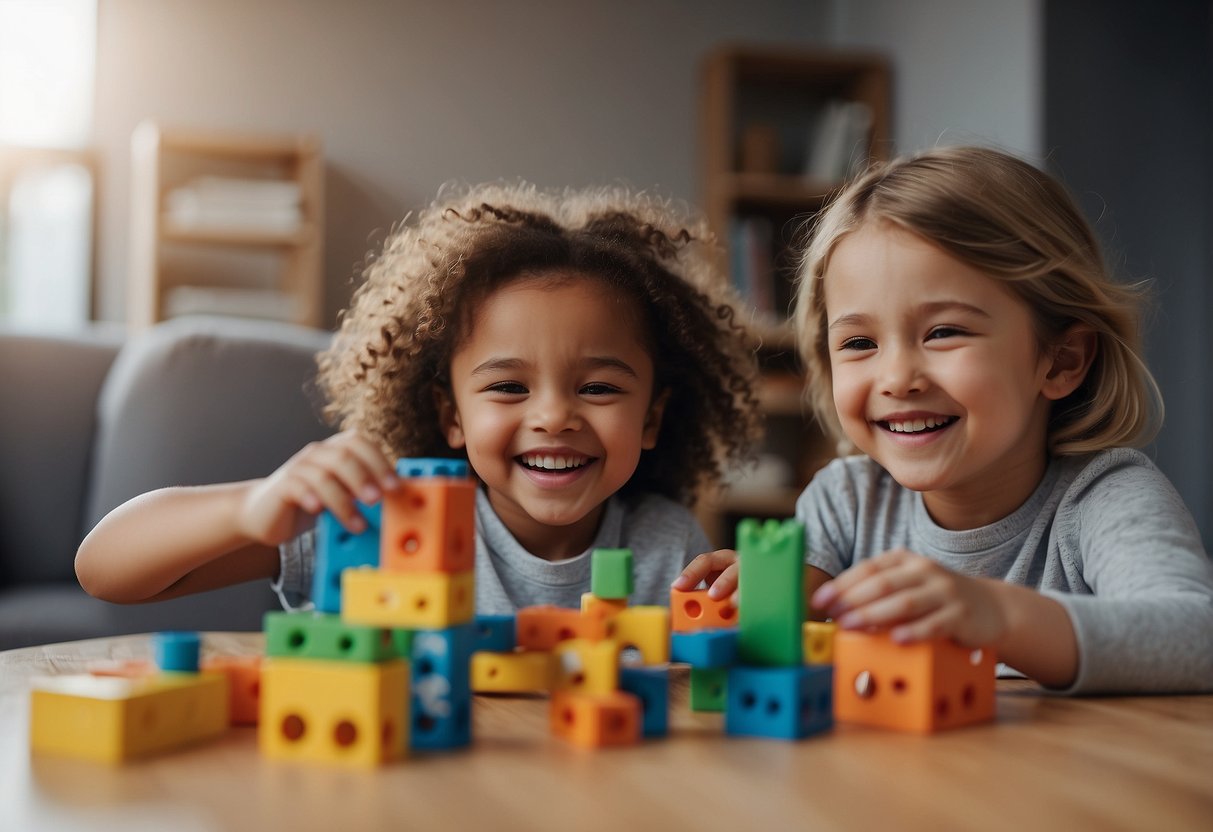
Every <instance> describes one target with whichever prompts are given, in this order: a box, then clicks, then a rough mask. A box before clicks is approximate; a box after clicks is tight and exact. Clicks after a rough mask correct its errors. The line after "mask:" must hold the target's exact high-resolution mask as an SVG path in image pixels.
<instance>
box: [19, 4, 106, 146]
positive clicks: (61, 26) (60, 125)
mask: <svg viewBox="0 0 1213 832" xmlns="http://www.w3.org/2000/svg"><path fill="white" fill-rule="evenodd" d="M96 41H97V0H0V143H8V144H16V145H33V146H42V147H83V146H85V145H87V144H88V143H89V140H90V135H91V133H92V116H93V106H92V101H93V72H94V67H95V65H96V49H97V43H96Z"/></svg>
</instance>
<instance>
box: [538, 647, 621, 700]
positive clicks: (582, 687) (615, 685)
mask: <svg viewBox="0 0 1213 832" xmlns="http://www.w3.org/2000/svg"><path fill="white" fill-rule="evenodd" d="M619 652H620V650H619V642H617V641H612V640H610V639H605V640H603V641H590V640H589V639H584V638H572V639H569V640H568V641H562V642H560V643H559V644H557V645H556V647H555V653H556V665H555V666H556V677H555V679H554V681H553V684H554V688H555V689H556V690H567V691H572V692H574V693H610V692H611V691H613V690H618V689H619Z"/></svg>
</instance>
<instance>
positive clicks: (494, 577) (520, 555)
mask: <svg viewBox="0 0 1213 832" xmlns="http://www.w3.org/2000/svg"><path fill="white" fill-rule="evenodd" d="M314 547H315V534H314V533H313V532H311V531H308V532H305V533H304V534H302V535H300V536H299V537H297V538H295V539H294V540H292V541H290V542H289V543H286V544H284V545H283V546H282V547H281V548H280V561H281V569H280V571H279V576H278V579H277V581H275V583H274V589H275V590H276V591H277V592H278V594H279V597H280V598H281V599H282V602H283V606H285V607H286V608H288V609H296V608H299V607H300V605H301V604H303V602H304V601H306V599H307V598H309V597H310V595H311V588H312V570H313V565H314V562H315V548H314ZM712 548H713V547H712V546H711V544H710V543H709V542H708V538H707V535H706V534H704V531H703V528H702V527H701V526H700V525H699V521H698V520H696V519H695V515H694V514H692V513H691V511H690V510H689V509H688V508H686V507H685V506H683V505H680V504H679V503H676V502H674V501H673V500H670V499H668V498H666V497H662V496H659V495H656V494H644V495H639V496H636V497H634V498H631V499H626V498H623V497H620V496H615V497H612V498H611V499H610V500H608V501H607V504H606V511H604V512H603V515H602V521H601V523H600V524H599V526H598V534H597V535H596V536H595V537H594V542H593V543H592V544H591V545H590V547H589V549H587V550H586V551H585V552H582V553H581V554H580V555H577V556H576V557H572V558H568V559H566V560H559V561H548V560H544V559H543V558H540V557H536V556H535V555H532V554H531V553H530V552H528V551H526V550H525V549H524V548H522V545H521V544H519V543H518V541H517V540H516V539H515V538H514V535H512V534H511V533H510V531H509V529H507V528H506V527H505V525H504V524H503V523H502V522H501V518H499V517H498V516H497V513H496V512H495V511H493V507H492V505H491V504H490V503H489V499H488V496H487V495H486V494H485V491H484V489H483V488H481V489H479V490H478V491H477V492H476V612H477V614H479V615H509V614H512V613H514V612H517V611H518V609H519V608H521V607H529V606H536V605H539V604H554V605H556V606H560V607H579V606H580V605H581V595H582V593H584V592H589V591H590V552H591V551H592V550H594V549H631V550H632V574H633V583H634V590H633V592H632V596H631V598H630V599H629V602H630V603H632V604H660V605H662V606H666V605H668V604H669V601H670V584H671V583H672V582H673V580H674V579H675V578H676V577H678V575H679V574H680V573H681V572H682V568H683V567H684V566H685V565H686V564H687V563H689V562H690V561H691V559H692V558H694V557H695V556H696V555H698V554H701V553H703V552H707V551H710V550H711V549H712Z"/></svg>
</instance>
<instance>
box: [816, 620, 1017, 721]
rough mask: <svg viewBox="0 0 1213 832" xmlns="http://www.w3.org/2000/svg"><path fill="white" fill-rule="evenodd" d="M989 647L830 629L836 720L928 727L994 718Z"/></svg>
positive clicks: (992, 666)
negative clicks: (832, 633) (832, 632)
mask: <svg viewBox="0 0 1213 832" xmlns="http://www.w3.org/2000/svg"><path fill="white" fill-rule="evenodd" d="M994 664H995V658H994V651H993V650H990V649H971V648H968V647H961V646H959V645H957V644H955V643H954V642H952V641H950V640H948V639H936V640H934V641H924V642H918V643H915V644H897V643H896V642H894V641H893V640H892V639H891V638H889V635H888V633H865V632H859V631H856V630H839V631H838V632H837V633H836V634H835V636H834V719H835V720H837V721H838V722H853V723H858V724H861V725H872V726H875V727H878V728H892V729H894V730H898V731H913V732H916V733H920V734H928V733H932V732H934V731H942V730H945V729H948V728H958V727H960V726H962V725H972V724H975V723H979V722H989V721H991V720H993V719H994Z"/></svg>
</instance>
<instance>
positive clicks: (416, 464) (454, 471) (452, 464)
mask: <svg viewBox="0 0 1213 832" xmlns="http://www.w3.org/2000/svg"><path fill="white" fill-rule="evenodd" d="M396 475H397V476H399V477H459V478H461V479H462V478H466V477H467V475H468V463H467V460H466V459H438V458H436V457H433V458H428V457H427V458H417V459H410V458H408V457H401V458H400V459H398V460H396Z"/></svg>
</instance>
